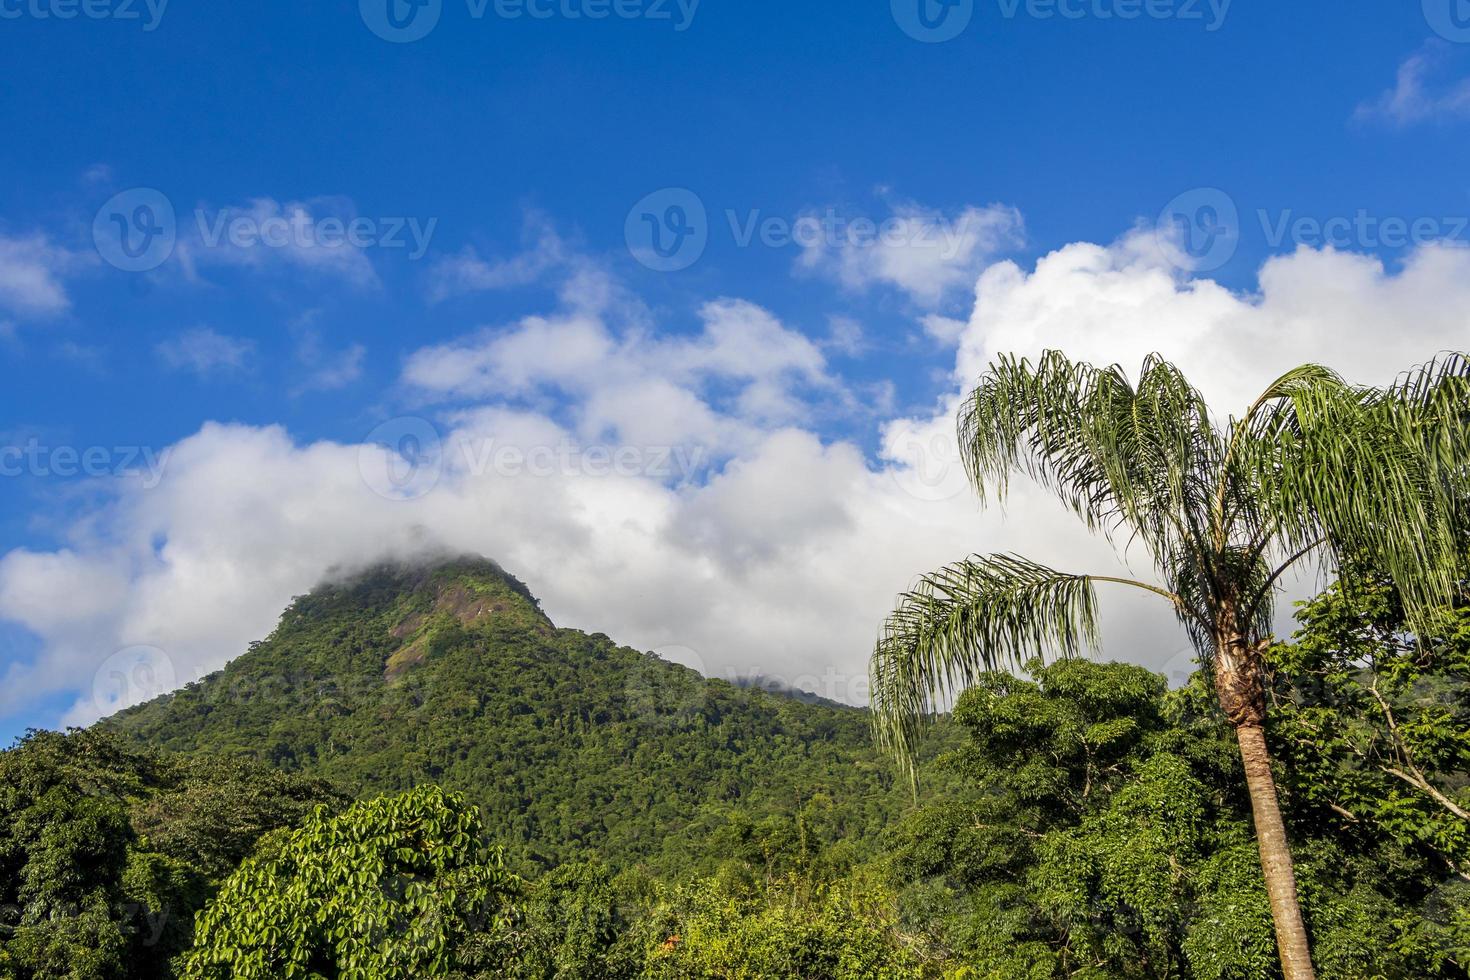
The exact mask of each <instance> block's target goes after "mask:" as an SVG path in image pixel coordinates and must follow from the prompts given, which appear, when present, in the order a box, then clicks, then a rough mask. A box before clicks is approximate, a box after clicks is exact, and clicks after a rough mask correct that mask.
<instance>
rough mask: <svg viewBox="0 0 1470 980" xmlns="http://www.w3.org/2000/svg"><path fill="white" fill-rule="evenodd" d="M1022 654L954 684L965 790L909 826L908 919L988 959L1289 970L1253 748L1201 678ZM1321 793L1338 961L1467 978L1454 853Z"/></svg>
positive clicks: (1046, 966) (1346, 974)
mask: <svg viewBox="0 0 1470 980" xmlns="http://www.w3.org/2000/svg"><path fill="white" fill-rule="evenodd" d="M1027 668H1028V672H1029V673H1030V674H1031V679H1022V678H1017V677H1014V676H1011V675H1009V674H1004V673H998V672H996V673H986V674H983V675H981V676H980V677H979V678H977V682H976V684H975V685H974V686H972V687H971V688H970V689H969V690H967V691H965V692H964V694H962V695H961V696H960V698H959V700H958V702H957V704H956V705H955V710H954V717H955V720H956V721H957V722H958V723H959V724H960V725H961V726H962V727H963V728H964V729H965V730H966V731H967V732H968V733H969V736H970V741H969V742H968V743H967V744H966V745H965V746H964V747H963V748H961V749H960V750H958V751H956V752H954V753H952V754H951V755H950V756H949V757H948V758H947V759H946V760H945V765H947V766H949V767H952V768H953V769H955V770H956V771H958V772H959V773H960V774H961V775H962V776H963V778H964V781H965V782H966V783H968V784H969V787H970V791H969V792H968V793H966V794H964V795H961V796H959V797H957V798H955V799H951V800H942V801H935V802H931V803H928V804H926V805H925V806H923V807H921V808H919V809H918V810H917V811H916V812H915V813H913V814H912V815H911V816H910V817H908V818H907V819H906V820H905V821H904V822H903V823H902V824H900V825H899V826H898V828H896V831H895V833H894V839H893V842H892V847H891V857H890V859H889V861H888V865H889V868H890V873H891V875H892V877H893V880H894V883H895V885H896V886H897V887H898V888H899V889H900V910H901V919H900V924H901V927H902V929H903V930H904V931H906V932H913V933H926V934H929V935H930V936H932V938H933V940H934V941H935V942H936V943H938V944H939V946H941V947H942V948H944V949H947V950H949V951H950V952H951V954H952V957H953V959H955V960H956V961H958V962H960V963H963V964H964V965H965V968H967V969H969V970H970V971H971V973H970V974H969V975H972V976H976V977H994V978H1022V977H1024V978H1027V980H1072V978H1078V977H1083V978H1088V980H1103V978H1109V980H1133V978H1137V980H1156V978H1162V977H1191V978H1193V980H1265V978H1270V977H1275V976H1279V975H1280V974H1279V972H1278V957H1277V954H1276V944H1275V939H1274V934H1273V927H1272V921H1271V907H1270V902H1269V898H1268V895H1267V892H1266V887H1265V880H1264V878H1263V877H1262V875H1261V872H1260V869H1259V867H1258V864H1257V862H1256V861H1254V860H1252V858H1253V856H1254V851H1255V845H1254V842H1253V841H1252V840H1251V832H1250V823H1249V819H1250V812H1251V811H1250V805H1249V800H1248V798H1247V794H1246V793H1245V791H1244V789H1243V787H1242V786H1241V785H1240V779H1239V769H1240V762H1239V753H1238V751H1236V750H1235V749H1234V747H1233V741H1234V739H1233V734H1232V732H1231V728H1230V726H1229V725H1228V723H1227V722H1226V721H1225V720H1224V718H1223V717H1222V716H1221V715H1220V713H1219V710H1218V707H1217V706H1216V705H1214V704H1213V701H1214V696H1213V692H1212V691H1211V690H1210V688H1209V686H1208V685H1207V684H1206V683H1204V681H1205V678H1204V677H1203V676H1202V675H1196V677H1195V678H1193V679H1192V680H1191V682H1190V684H1189V685H1187V686H1186V687H1185V688H1183V689H1181V690H1178V691H1172V692H1166V691H1165V685H1164V679H1163V678H1162V677H1159V676H1157V675H1154V674H1151V673H1149V672H1148V671H1146V670H1143V669H1142V668H1139V667H1136V666H1131V665H1124V664H1100V663H1093V662H1091V661H1086V660H1062V661H1059V662H1057V663H1053V664H1043V663H1041V662H1040V661H1032V662H1030V663H1029V664H1028V665H1027ZM1273 722H1274V718H1273ZM1291 786H1292V784H1291V783H1289V782H1288V783H1287V784H1286V787H1287V790H1288V792H1290V791H1291ZM1315 813H1316V810H1315V808H1312V807H1303V808H1300V809H1299V810H1298V812H1295V813H1293V822H1294V824H1295V835H1294V839H1295V840H1296V842H1297V846H1298V849H1299V852H1300V857H1301V861H1300V862H1299V864H1298V872H1299V875H1300V879H1301V885H1302V895H1303V905H1304V912H1305V915H1306V918H1307V923H1308V925H1309V926H1310V928H1311V930H1312V935H1313V937H1314V941H1315V944H1316V945H1315V956H1316V959H1317V966H1318V968H1319V970H1320V973H1321V976H1322V977H1323V978H1324V980H1364V978H1368V977H1376V978H1384V980H1431V978H1434V980H1450V978H1454V980H1463V978H1464V977H1465V973H1464V970H1463V968H1462V967H1461V966H1460V965H1459V961H1458V960H1456V959H1455V954H1454V953H1453V948H1454V944H1455V943H1456V942H1458V941H1459V936H1460V935H1461V933H1460V932H1457V930H1460V929H1462V927H1463V926H1462V923H1463V921H1464V917H1463V907H1462V905H1461V904H1460V903H1461V902H1462V901H1463V898H1462V896H1460V895H1459V894H1458V893H1457V890H1456V889H1446V888H1444V887H1443V877H1444V876H1443V872H1442V870H1441V868H1440V867H1439V866H1437V865H1435V864H1434V863H1433V862H1431V861H1427V860H1422V859H1421V860H1413V859H1409V858H1406V857H1405V856H1404V855H1403V854H1401V853H1399V852H1398V851H1397V850H1396V849H1395V847H1394V846H1393V844H1392V842H1391V841H1390V842H1389V844H1388V846H1378V845H1377V844H1375V843H1374V842H1372V841H1364V840H1361V839H1359V838H1360V837H1361V835H1348V834H1344V833H1342V832H1341V830H1340V828H1339V826H1338V824H1337V823H1335V822H1333V821H1326V822H1324V821H1322V820H1319V819H1315V816H1314V815H1315Z"/></svg>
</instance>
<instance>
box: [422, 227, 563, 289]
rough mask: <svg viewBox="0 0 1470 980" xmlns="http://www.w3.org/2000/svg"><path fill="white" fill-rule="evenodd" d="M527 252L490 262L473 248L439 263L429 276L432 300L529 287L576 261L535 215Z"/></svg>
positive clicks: (555, 233)
mask: <svg viewBox="0 0 1470 980" xmlns="http://www.w3.org/2000/svg"><path fill="white" fill-rule="evenodd" d="M525 239H526V248H525V250H524V251H522V252H521V253H520V254H518V255H515V256H512V257H510V258H507V259H496V260H487V259H483V258H481V257H480V253H479V252H478V251H476V250H475V248H474V247H473V246H470V245H466V246H465V247H464V248H463V249H462V250H461V251H460V252H459V253H458V254H456V255H447V256H443V257H442V258H440V259H438V260H436V261H435V263H434V267H433V269H432V270H431V272H430V274H429V299H430V301H431V302H439V301H440V300H444V299H448V298H449V297H451V296H456V295H459V294H461V293H470V292H480V291H483V290H487V289H507V288H510V287H513V286H529V285H531V284H532V283H534V282H538V281H539V280H540V279H541V278H542V277H544V276H545V275H546V274H547V273H548V272H550V271H552V270H553V269H556V268H559V267H561V266H562V265H564V264H566V263H567V262H568V261H569V260H571V259H572V255H571V253H570V252H569V250H568V248H567V245H566V243H565V242H563V241H562V238H561V236H560V235H559V234H557V231H556V229H555V228H554V227H553V226H552V225H551V223H550V222H548V221H547V220H545V218H543V217H542V216H540V215H537V214H531V215H529V216H528V217H527V220H526V226H525Z"/></svg>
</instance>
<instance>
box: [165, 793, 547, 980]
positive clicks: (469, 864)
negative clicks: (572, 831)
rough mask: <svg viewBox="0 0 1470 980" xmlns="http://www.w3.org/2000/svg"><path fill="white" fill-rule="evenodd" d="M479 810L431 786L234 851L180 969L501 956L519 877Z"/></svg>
mask: <svg viewBox="0 0 1470 980" xmlns="http://www.w3.org/2000/svg"><path fill="white" fill-rule="evenodd" d="M481 832H482V828H481V824H480V819H479V815H478V813H477V812H476V811H475V810H474V809H473V808H472V807H470V806H469V805H468V804H466V803H465V802H464V800H463V798H461V797H459V796H457V795H455V794H452V793H445V792H443V791H441V790H439V789H437V788H435V787H425V788H421V789H416V790H413V791H411V792H409V793H405V794H403V795H401V796H395V797H382V798H379V799H376V800H372V801H369V802H365V803H358V804H355V805H354V806H352V807H351V808H349V809H348V810H346V811H345V812H344V813H342V814H341V815H340V816H332V815H330V814H329V813H327V812H326V811H325V810H322V811H319V812H318V813H317V814H315V815H314V816H312V817H311V818H310V819H308V820H307V821H306V823H305V824H304V825H303V826H302V827H301V828H300V829H299V830H296V831H294V832H292V833H291V834H290V835H289V838H287V839H286V840H284V841H283V842H281V846H280V847H279V850H277V851H276V852H275V853H274V854H271V855H262V856H261V857H257V858H252V859H250V860H248V861H246V862H245V864H244V865H243V866H241V868H240V869H239V870H238V871H236V872H235V873H234V874H233V875H232V876H230V878H229V879H228V880H227V881H226V882H225V884H224V886H223V887H222V888H221V889H220V892H219V894H218V895H217V896H216V897H215V899H214V901H213V902H211V903H210V904H209V906H207V907H206V908H205V909H204V911H202V912H201V913H200V914H199V916H198V920H197V925H196V941H195V946H194V948H193V949H192V950H190V951H189V952H188V953H187V954H186V955H185V956H184V961H183V969H182V971H181V973H182V976H183V977H185V978H187V980H207V978H218V980H226V978H234V980H252V978H254V980H280V978H283V977H285V978H290V977H301V978H307V980H315V978H339V980H417V978H420V977H450V976H457V975H466V974H472V973H474V972H475V971H477V970H479V969H481V968H496V967H499V966H500V965H501V964H502V963H504V962H505V961H507V960H509V959H510V957H511V956H512V955H513V939H512V933H511V905H510V901H511V899H512V897H513V896H515V895H516V894H517V893H518V892H519V890H520V887H521V883H520V881H519V879H517V878H516V877H515V876H514V875H511V874H510V873H509V872H507V871H505V870H504V868H503V867H501V864H500V857H499V855H498V853H496V852H494V851H492V850H491V849H490V848H489V847H488V846H487V845H486V844H485V843H484V842H483V840H482V837H481Z"/></svg>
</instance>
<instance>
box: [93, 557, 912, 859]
mask: <svg viewBox="0 0 1470 980" xmlns="http://www.w3.org/2000/svg"><path fill="white" fill-rule="evenodd" d="M108 724H109V726H110V727H112V728H114V729H115V730H117V731H120V732H122V733H125V734H126V735H128V736H129V737H131V738H134V739H136V740H138V741H140V742H145V743H147V744H150V745H155V746H160V747H163V748H166V749H171V750H174V751H180V752H185V753H189V754H198V753H207V754H211V755H222V756H227V757H244V758H250V759H256V760H260V761H264V762H269V763H271V764H272V765H275V766H278V767H280V768H282V769H285V770H287V771H292V772H303V773H309V774H312V775H319V776H322V777H324V778H327V779H330V780H332V781H333V782H334V783H336V784H338V785H341V786H343V787H345V788H347V789H348V790H350V791H351V792H352V793H353V794H354V795H356V796H359V797H364V796H370V795H375V794H379V793H395V792H402V791H404V790H407V789H411V788H413V787H415V786H419V785H422V784H424V783H430V782H431V783H435V784H438V785H441V786H444V787H446V788H448V789H453V790H457V791H460V792H463V793H464V794H465V795H466V796H467V798H468V799H469V800H470V801H472V802H473V803H475V804H477V805H479V806H480V807H481V808H482V810H483V811H484V814H485V820H486V826H487V830H488V831H489V833H490V834H491V835H492V836H493V837H494V838H495V839H496V840H497V841H499V842H501V843H502V844H503V845H504V846H505V847H506V849H507V857H508V859H509V861H510V863H511V865H512V866H513V867H515V868H516V869H518V870H521V871H524V872H534V871H536V870H538V869H544V868H549V867H552V866H555V865H557V864H560V863H563V862H565V861H568V860H580V859H587V858H599V859H601V860H603V861H606V862H608V863H611V864H619V865H621V864H624V863H627V862H628V861H631V860H635V859H636V860H643V861H647V862H652V863H653V864H654V865H656V866H658V867H660V868H662V869H665V870H675V869H679V868H684V867H689V866H691V865H693V864H695V863H696V862H697V861H698V860H699V858H700V855H701V852H702V846H703V842H704V841H705V839H706V838H707V837H708V835H709V833H710V832H711V831H712V830H713V829H715V828H718V827H719V826H721V825H722V824H723V823H724V822H725V821H726V820H728V819H731V818H732V817H737V818H738V819H746V818H755V819H761V818H764V817H767V816H772V815H779V814H790V813H793V812H795V810H797V809H799V808H800V807H802V806H803V805H804V804H806V803H807V802H808V801H810V800H811V799H812V798H813V797H814V796H816V795H817V794H820V795H822V797H823V798H824V799H825V800H826V801H827V803H828V804H829V805H830V812H829V817H830V819H831V820H833V821H835V822H836V823H837V824H838V825H839V826H837V827H836V828H835V831H834V832H835V833H837V834H838V835H840V836H841V837H843V838H845V839H849V840H854V841H857V840H867V839H872V838H874V837H875V836H876V835H877V834H878V833H879V832H880V831H881V830H882V828H883V827H884V826H885V825H886V824H887V823H888V822H889V820H890V819H891V818H892V817H893V816H894V815H895V814H896V813H897V812H898V811H899V810H900V809H901V808H902V806H903V805H904V803H905V801H906V795H905V790H904V788H903V787H901V786H897V785H895V781H894V779H893V778H892V774H891V772H890V769H889V767H888V766H887V765H886V764H885V763H884V762H883V760H882V759H881V758H880V757H879V756H878V755H877V754H876V753H875V752H874V751H873V749H872V747H871V746H870V744H869V740H868V734H867V716H866V714H865V713H864V712H862V711H859V710H856V709H852V708H846V707H842V706H839V705H835V704H833V703H831V702H817V703H804V702H803V701H801V700H798V699H795V698H791V697H785V696H781V695H778V694H771V693H768V692H765V691H760V690H748V689H741V688H738V687H735V686H733V685H731V684H728V683H724V682H722V681H713V680H706V679H704V678H703V677H701V676H700V675H699V674H697V673H695V672H694V671H691V670H688V669H686V668H683V667H680V666H677V665H674V664H669V663H666V662H664V661H662V660H659V659H657V658H655V657H652V656H650V655H648V654H642V653H638V652H637V651H634V650H630V649H627V648H624V647H618V646H617V645H615V644H614V643H613V642H612V641H611V640H609V639H608V638H607V637H605V636H602V635H600V634H597V635H587V634H584V633H581V632H578V631H576V630H567V629H557V628H555V627H554V626H552V624H551V623H550V621H548V620H547V619H546V617H545V616H544V615H542V613H541V611H540V609H539V608H538V606H537V604H536V602H535V600H534V599H533V598H532V597H531V596H530V595H529V593H527V592H526V590H525V587H524V586H523V585H521V584H520V583H519V582H517V581H515V580H514V579H512V578H511V577H509V576H508V575H506V574H505V573H504V572H502V571H501V570H500V569H499V568H497V567H496V566H494V565H492V564H490V563H488V562H483V561H459V562H453V563H449V564H444V565H440V566H437V567H434V568H432V569H416V568H398V567H395V568H384V569H380V570H378V571H376V572H374V573H372V574H370V575H367V576H366V577H363V578H360V579H357V580H354V581H353V582H351V583H349V584H346V585H339V586H329V587H325V588H322V589H319V590H317V591H316V592H314V593H312V594H311V595H309V596H306V597H304V598H301V599H298V600H297V601H296V602H294V603H293V604H292V606H291V608H290V609H289V610H287V612H286V614H285V615H284V617H283V618H282V621H281V624H280V627H279V628H278V629H277V630H276V631H275V633H274V634H272V635H271V637H270V638H269V639H267V640H265V641H264V642H262V643H258V644H255V645H253V646H252V648H251V649H250V651H249V653H247V654H246V655H245V656H242V657H240V658H239V659H238V660H236V661H235V662H233V663H231V664H230V665H229V666H228V667H226V668H225V669H224V670H223V671H220V672H219V673H216V674H214V675H211V676H210V677H208V678H206V679H205V680H203V681H201V682H199V683H197V684H192V685H190V686H189V687H187V688H185V689H184V690H182V691H179V692H178V693H176V694H173V695H171V696H168V697H165V698H161V699H159V700H158V701H155V702H153V703H150V704H148V705H145V706H142V707H140V708H137V709H135V710H133V711H130V712H125V713H124V714H122V715H120V716H118V717H117V718H115V719H114V720H112V721H111V722H109V723H108ZM737 815H738V816H737Z"/></svg>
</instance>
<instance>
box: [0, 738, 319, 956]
mask: <svg viewBox="0 0 1470 980" xmlns="http://www.w3.org/2000/svg"><path fill="white" fill-rule="evenodd" d="M339 800H340V797H339V796H338V795H337V794H335V793H334V792H332V791H331V790H330V788H328V787H326V786H325V785H324V784H321V783H318V782H315V781H312V780H305V779H301V778H300V777H296V776H288V775H285V774H282V773H274V772H270V771H269V770H266V769H264V767H261V766H258V765H250V764H246V763H231V764H222V763H217V762H212V763H206V762H196V761H189V760H183V759H179V758H177V757H170V756H164V755H160V754H158V753H155V752H152V751H148V750H142V749H139V748H137V747H136V746H133V745H131V744H129V743H128V742H126V741H124V740H123V739H121V738H119V737H117V736H116V735H112V734H109V733H107V732H104V731H99V730H96V729H93V730H88V731H80V730H74V731H71V732H67V733H65V734H63V733H59V732H39V731H38V732H31V733H29V734H28V735H27V736H26V737H25V738H24V739H22V740H20V742H18V743H17V744H16V745H15V746H13V747H12V748H11V749H9V750H8V751H6V752H4V753H0V977H7V978H9V977H17V978H21V980H52V978H56V980H61V978H67V980H93V978H95V980H103V978H109V980H132V978H138V980H157V978H160V977H168V976H171V975H172V974H171V972H170V967H169V961H170V958H171V957H173V956H174V955H175V954H177V953H178V952H179V951H181V950H183V949H185V948H187V947H188V945H189V943H190V941H191V938H192V931H193V930H192V923H193V918H194V913H195V912H196V911H197V910H198V909H199V908H201V907H202V906H203V905H204V902H205V900H206V899H207V898H208V896H209V895H210V894H211V892H212V890H213V888H214V886H215V884H216V882H217V881H218V879H219V878H220V877H222V876H223V875H224V874H226V873H228V872H229V871H230V870H233V868H234V867H235V865H236V864H238V863H239V861H240V859H241V858H242V857H244V856H245V855H246V854H247V853H249V851H250V850H251V848H253V847H254V845H255V841H256V838H258V837H259V836H260V835H261V834H263V833H266V832H268V831H270V830H273V829H276V828H279V827H282V826H287V825H289V824H292V823H295V822H296V821H297V820H299V819H300V818H301V816H303V815H304V814H305V813H308V812H310V811H311V809H312V808H313V807H315V806H316V805H318V804H320V803H323V802H331V803H335V802H337V801H339ZM226 813H232V814H233V816H232V817H225V814H226Z"/></svg>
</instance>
